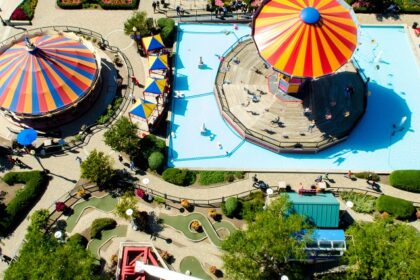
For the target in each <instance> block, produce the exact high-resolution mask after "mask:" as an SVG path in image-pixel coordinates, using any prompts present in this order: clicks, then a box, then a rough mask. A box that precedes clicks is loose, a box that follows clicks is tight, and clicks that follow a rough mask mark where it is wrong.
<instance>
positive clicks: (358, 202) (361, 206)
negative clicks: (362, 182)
mask: <svg viewBox="0 0 420 280" xmlns="http://www.w3.org/2000/svg"><path fill="white" fill-rule="evenodd" d="M340 196H341V198H342V199H343V200H345V201H348V200H350V201H351V202H353V204H354V206H353V208H352V209H353V210H354V211H356V212H358V213H367V214H370V213H373V212H374V211H375V202H376V199H377V198H376V197H374V196H371V195H364V194H360V193H356V192H340Z"/></svg>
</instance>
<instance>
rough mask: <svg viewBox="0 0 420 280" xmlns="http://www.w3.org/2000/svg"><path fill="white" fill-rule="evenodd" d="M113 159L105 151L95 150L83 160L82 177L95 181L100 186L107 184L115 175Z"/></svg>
mask: <svg viewBox="0 0 420 280" xmlns="http://www.w3.org/2000/svg"><path fill="white" fill-rule="evenodd" d="M112 165H113V160H112V159H111V157H110V156H108V155H105V154H104V153H103V152H98V151H97V150H96V149H95V150H93V151H92V152H91V153H90V154H89V156H88V157H87V158H86V159H85V160H84V161H83V162H82V165H81V166H80V168H81V173H82V175H81V176H82V178H86V179H88V180H90V181H92V182H95V183H96V184H98V185H99V186H103V185H105V184H106V183H107V182H108V181H109V180H110V179H111V178H112V176H113V174H114V170H113V168H112Z"/></svg>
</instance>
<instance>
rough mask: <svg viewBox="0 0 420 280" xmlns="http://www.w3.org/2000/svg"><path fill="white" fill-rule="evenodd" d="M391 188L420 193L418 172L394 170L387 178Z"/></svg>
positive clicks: (419, 171) (419, 174) (419, 173)
mask: <svg viewBox="0 0 420 280" xmlns="http://www.w3.org/2000/svg"><path fill="white" fill-rule="evenodd" d="M389 182H390V184H391V185H392V186H393V187H396V188H398V189H402V190H406V191H409V192H415V193H420V170H395V171H393V172H392V173H391V175H390V176H389Z"/></svg>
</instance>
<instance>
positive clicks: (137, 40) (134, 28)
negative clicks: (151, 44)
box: [133, 26, 140, 52]
mask: <svg viewBox="0 0 420 280" xmlns="http://www.w3.org/2000/svg"><path fill="white" fill-rule="evenodd" d="M133 40H134V41H135V42H136V48H137V52H139V41H140V34H139V35H137V27H135V26H133Z"/></svg>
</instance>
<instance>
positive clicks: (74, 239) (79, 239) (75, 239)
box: [67, 233, 88, 248]
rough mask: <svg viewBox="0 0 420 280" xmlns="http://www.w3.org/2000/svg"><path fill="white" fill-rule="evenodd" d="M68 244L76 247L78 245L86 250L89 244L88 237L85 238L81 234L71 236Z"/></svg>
mask: <svg viewBox="0 0 420 280" xmlns="http://www.w3.org/2000/svg"><path fill="white" fill-rule="evenodd" d="M67 242H69V243H72V244H75V245H76V244H77V245H80V246H82V247H83V248H86V246H87V244H88V240H87V239H86V237H84V236H83V235H81V234H80V233H75V234H73V235H72V236H70V237H69V239H68V240H67Z"/></svg>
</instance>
